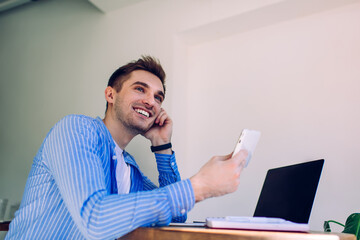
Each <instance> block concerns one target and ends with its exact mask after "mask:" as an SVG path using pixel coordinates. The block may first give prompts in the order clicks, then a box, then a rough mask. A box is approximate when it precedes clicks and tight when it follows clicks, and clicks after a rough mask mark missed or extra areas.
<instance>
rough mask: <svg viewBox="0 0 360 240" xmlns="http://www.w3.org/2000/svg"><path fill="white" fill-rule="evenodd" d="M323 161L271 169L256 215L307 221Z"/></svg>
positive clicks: (297, 221) (299, 221)
mask: <svg viewBox="0 0 360 240" xmlns="http://www.w3.org/2000/svg"><path fill="white" fill-rule="evenodd" d="M323 165H324V160H323V159H321V160H316V161H311V162H305V163H300V164H295V165H290V166H286V167H280V168H274V169H270V170H268V172H267V175H266V177H265V181H264V185H263V188H262V190H261V193H260V196H259V200H258V203H257V206H256V209H255V213H254V217H279V218H283V219H286V220H289V221H292V222H296V223H308V222H309V218H310V213H311V209H312V205H313V202H314V199H315V194H316V190H317V187H318V183H319V179H320V175H321V171H322V167H323Z"/></svg>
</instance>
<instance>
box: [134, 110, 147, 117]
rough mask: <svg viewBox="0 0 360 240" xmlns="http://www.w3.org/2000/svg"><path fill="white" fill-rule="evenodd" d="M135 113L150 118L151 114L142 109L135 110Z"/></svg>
mask: <svg viewBox="0 0 360 240" xmlns="http://www.w3.org/2000/svg"><path fill="white" fill-rule="evenodd" d="M135 111H136V112H138V113H140V114H142V115H144V116H145V117H149V113H148V112H146V111H144V110H142V109H135Z"/></svg>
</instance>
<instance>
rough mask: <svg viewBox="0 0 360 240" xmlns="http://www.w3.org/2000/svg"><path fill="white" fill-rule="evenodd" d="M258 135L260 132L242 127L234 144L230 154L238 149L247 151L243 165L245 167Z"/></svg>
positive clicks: (257, 140)
mask: <svg viewBox="0 0 360 240" xmlns="http://www.w3.org/2000/svg"><path fill="white" fill-rule="evenodd" d="M260 135H261V133H260V132H259V131H256V130H250V129H244V130H242V132H241V134H240V137H239V140H238V141H237V143H236V145H235V149H234V152H233V155H232V156H234V155H235V154H236V153H238V152H239V151H240V150H242V149H245V150H246V151H247V152H248V156H247V158H246V163H245V167H247V165H248V164H249V162H250V159H251V157H252V155H253V154H254V151H255V147H256V145H257V143H258V142H259V139H260Z"/></svg>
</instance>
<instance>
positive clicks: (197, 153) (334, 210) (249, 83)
mask: <svg viewBox="0 0 360 240" xmlns="http://www.w3.org/2000/svg"><path fill="white" fill-rule="evenodd" d="M289 2H292V3H293V5H291V4H290V5H289ZM299 2H301V1H275V0H273V1H269V0H262V1H261V0H258V1H241V2H240V1H233V0H227V1H223V0H222V1H220V0H200V1H190V0H184V1H176V0H171V1H170V0H168V1H164V0H152V1H145V2H143V3H139V4H135V5H133V6H129V7H126V8H124V9H120V10H118V11H114V12H111V13H109V14H102V13H101V12H100V11H98V10H97V9H95V8H94V7H93V6H92V5H91V4H90V3H88V2H87V1H85V0H77V1H71V0H63V1H56V0H47V1H39V2H34V3H31V4H27V5H25V6H23V7H20V8H18V9H14V10H11V11H8V12H3V13H0V79H1V81H0V112H1V116H2V117H1V122H0V126H1V127H0V149H1V151H0V152H1V155H2V156H1V158H0V197H8V198H9V199H10V201H11V203H14V202H17V201H20V200H21V197H22V193H23V189H24V186H25V181H26V178H27V175H28V172H29V170H30V167H31V163H32V158H33V157H34V155H35V153H36V151H37V150H38V148H39V146H40V144H41V142H42V140H43V138H44V137H45V135H46V133H47V132H48V131H49V129H50V128H51V127H52V126H53V124H54V123H55V122H56V121H58V120H59V119H60V118H61V117H63V116H65V115H67V114H70V113H81V114H86V115H90V116H100V117H102V116H103V112H104V107H105V100H104V97H103V90H104V89H105V86H106V84H107V80H108V77H109V76H110V74H111V73H112V72H113V71H114V70H115V69H116V68H117V67H118V66H120V65H122V64H124V63H126V62H128V61H129V60H132V59H136V58H138V57H139V56H140V55H141V54H152V55H155V56H157V57H158V58H160V60H161V61H162V63H163V65H164V68H165V70H166V71H167V73H168V95H167V99H166V103H165V107H167V109H168V111H169V112H170V114H171V115H172V116H173V119H174V122H175V124H176V125H175V127H174V137H173V142H174V145H175V147H174V148H175V151H176V153H177V156H178V162H179V166H180V169H181V170H182V175H183V176H184V177H190V176H191V175H192V174H194V173H195V172H196V171H197V170H198V168H199V167H200V166H201V165H202V164H203V163H204V162H205V161H206V160H207V159H208V158H209V157H210V156H212V155H215V154H226V153H228V152H229V151H231V150H232V148H233V144H234V142H235V141H236V138H237V137H238V134H239V131H240V130H241V129H242V128H244V127H249V128H257V129H260V130H261V131H262V132H263V136H262V139H261V142H260V144H259V146H258V149H257V151H256V154H255V156H254V158H253V159H252V162H251V164H250V165H249V167H248V168H247V169H246V171H244V173H243V176H242V182H241V185H240V189H239V190H238V191H237V192H236V193H234V194H231V195H228V196H225V197H221V198H218V199H210V200H207V201H205V202H203V203H200V204H198V205H197V206H196V207H195V209H194V210H193V211H192V212H191V213H190V214H189V219H190V220H193V219H203V218H204V217H205V216H208V215H228V214H235V213H236V214H238V215H251V214H252V212H253V209H254V206H255V204H256V200H257V197H258V194H259V191H260V188H261V185H262V181H263V178H264V175H265V172H266V170H267V169H268V168H271V167H277V166H282V165H288V164H292V163H297V162H302V161H306V160H312V159H317V158H325V159H326V163H325V168H324V172H323V176H322V179H321V183H320V185H319V190H318V195H317V198H316V201H315V205H314V209H313V213H312V217H311V228H312V229H314V230H321V229H322V222H323V221H324V220H327V219H336V220H339V221H344V220H345V219H346V217H347V216H348V215H349V214H350V213H351V212H356V211H358V210H357V209H358V205H357V204H358V202H359V193H357V192H356V191H353V189H356V187H357V185H356V183H357V182H359V177H358V174H357V171H356V170H357V169H358V168H359V164H358V161H357V160H358V158H359V155H360V154H359V150H358V149H357V148H356V140H357V136H358V135H359V131H360V128H359V126H358V124H357V122H359V117H360V114H359V110H358V108H357V104H358V102H359V100H360V99H359V98H360V97H359V95H358V94H357V91H358V89H359V83H358V81H356V80H357V79H359V76H360V72H359V69H360V68H359V60H360V59H359V57H360V51H359V45H358V42H359V40H360V32H359V29H360V28H359V25H360V21H359V17H358V16H360V15H359V13H360V4H359V1H355V0H354V1H335V0H332V1H328V2H331V3H332V4H329V5H328V6H327V5H326V4H325V5H324V4H323V5H319V6H320V7H319V6H317V5H316V4H313V5H314V6H315V7H314V8H316V9H315V10H316V11H315V10H313V11H312V9H307V8H306V7H304V8H302V9H303V12H302V13H301V14H295V13H293V14H292V15H291V14H290V15H289V14H288V15H286V16H285V15H281V14H280V13H282V12H284V11H285V10H286V9H287V11H286V12H290V13H292V11H293V12H295V11H294V9H291V8H294V6H296V3H299ZM302 2H306V1H302ZM340 2H342V3H340ZM351 2H355V4H350V3H351ZM344 3H349V5H344V6H341V5H342V4H344ZM294 4H295V5H294ZM327 8H329V9H327ZM256 9H260V10H259V11H257V10H256ZM274 9H275V10H274ZM297 9H299V8H298V6H297ZM290 10H291V11H290ZM276 11H278V13H277V14H275V13H276ZM314 11H315V12H314ZM259 13H261V14H259ZM269 13H271V14H269ZM310 13H312V15H309V14H310ZM259 16H267V17H269V19H266V18H263V19H262V17H259ZM276 16H282V18H279V17H276ZM244 19H245V20H246V21H242V20H244ZM254 19H262V22H261V21H260V22H258V21H257V20H256V21H255V20H254ZM239 21H240V22H241V23H239ZM246 22H248V25H247V24H246ZM255 22H256V23H255ZM224 24H226V25H224ZM224 26H228V27H224ZM229 26H230V27H229ZM237 26H239V28H237ZM249 26H250V27H249ZM221 29H223V30H221ZM225 30H226V31H225ZM234 109H236V110H234ZM148 147H149V143H147V142H146V141H145V140H143V139H141V138H136V139H135V140H134V142H133V143H132V144H131V145H130V146H129V147H128V149H127V150H128V151H129V152H131V153H133V154H134V155H135V157H136V158H137V159H139V163H140V164H141V165H142V167H143V169H144V172H146V173H147V174H148V175H149V176H150V177H151V178H152V179H153V180H156V175H155V174H154V173H153V172H154V169H155V165H154V162H153V161H152V160H151V159H152V158H153V157H152V155H151V154H150V153H149V151H148V150H147V149H148ZM139 149H145V150H141V151H139Z"/></svg>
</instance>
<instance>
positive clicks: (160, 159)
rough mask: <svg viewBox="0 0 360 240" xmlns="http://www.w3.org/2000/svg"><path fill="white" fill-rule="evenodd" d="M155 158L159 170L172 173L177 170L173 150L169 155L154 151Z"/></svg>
mask: <svg viewBox="0 0 360 240" xmlns="http://www.w3.org/2000/svg"><path fill="white" fill-rule="evenodd" d="M155 158H156V163H157V168H158V171H159V172H166V173H172V172H176V171H178V167H177V164H176V158H175V152H174V151H173V153H172V154H171V155H170V154H159V153H155Z"/></svg>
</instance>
